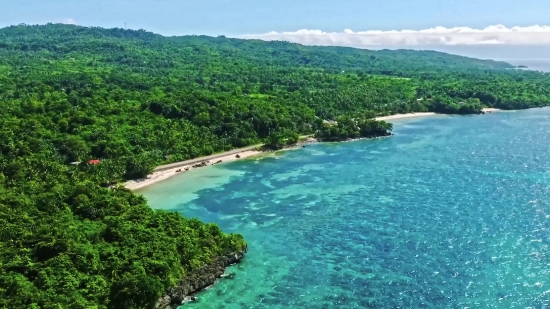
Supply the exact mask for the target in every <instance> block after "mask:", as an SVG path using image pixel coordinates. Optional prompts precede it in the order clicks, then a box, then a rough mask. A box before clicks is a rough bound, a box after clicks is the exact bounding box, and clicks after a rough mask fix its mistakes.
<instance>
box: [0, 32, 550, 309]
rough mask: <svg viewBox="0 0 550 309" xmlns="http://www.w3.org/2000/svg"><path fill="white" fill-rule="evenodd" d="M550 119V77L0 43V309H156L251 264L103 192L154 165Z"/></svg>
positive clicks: (157, 39) (150, 42) (235, 238)
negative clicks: (306, 139)
mask: <svg viewBox="0 0 550 309" xmlns="http://www.w3.org/2000/svg"><path fill="white" fill-rule="evenodd" d="M546 105H550V76H549V75H548V74H541V73H537V72H530V71H523V70H513V66H511V65H509V64H507V63H503V62H496V61H484V60H476V59H471V58H466V57H459V56H453V55H448V54H444V53H438V52H432V51H422V52H420V51H410V50H397V51H389V50H383V51H369V50H359V49H352V48H341V47H306V46H302V45H297V44H290V43H286V42H263V41H251V40H238V39H229V38H225V37H218V38H212V37H205V36H186V37H163V36H160V35H156V34H153V33H149V32H146V31H132V30H123V29H102V28H85V27H79V26H72V25H51V24H50V25H45V26H25V25H21V26H13V27H8V28H3V29H0V140H1V141H2V144H1V152H0V308H151V307H152V306H153V305H154V303H155V302H156V300H157V299H158V298H159V297H160V296H161V295H162V294H163V293H164V291H166V289H168V288H170V287H173V286H174V285H175V284H176V283H177V281H178V280H179V279H180V278H181V277H184V276H185V275H186V274H188V273H190V272H192V271H193V270H195V269H197V268H200V267H201V266H203V265H205V264H208V263H209V262H211V261H212V259H214V258H215V257H217V256H220V255H224V254H228V253H230V252H234V251H239V250H244V248H245V247H246V244H245V242H244V240H243V239H242V237H241V236H240V235H227V234H224V233H222V232H221V231H220V230H219V229H218V227H217V226H215V225H205V224H203V223H201V222H199V221H197V220H192V219H185V218H182V217H181V216H180V215H179V214H175V213H166V212H162V211H153V210H151V209H150V208H149V207H148V206H147V204H146V201H145V200H144V199H143V198H142V197H139V196H136V195H134V194H133V193H131V192H130V191H128V190H126V189H124V188H115V189H109V188H108V185H110V184H112V183H114V182H117V181H120V180H122V179H132V178H137V177H142V176H145V175H147V174H148V173H150V172H151V170H152V169H153V168H154V167H155V166H156V165H159V164H162V163H169V162H175V161H180V160H185V159H190V158H195V157H198V156H203V155H209V154H212V153H215V152H220V151H223V150H228V149H230V148H235V147H242V146H247V145H252V144H257V143H260V142H270V141H275V142H274V143H279V141H281V140H285V138H293V139H295V138H296V137H297V136H298V134H314V133H317V134H320V135H321V136H323V137H324V138H325V139H327V140H333V139H340V138H341V137H342V135H343V134H344V135H345V136H351V137H358V136H375V135H384V132H385V131H386V130H387V129H391V126H389V125H387V124H385V123H378V122H376V121H374V120H372V119H371V118H373V117H374V116H379V115H388V114H393V113H407V112H424V111H435V112H443V113H457V114H470V113H478V112H480V110H481V109H482V108H483V107H496V108H501V109H520V108H529V107H539V106H546ZM323 120H338V123H339V125H338V126H335V127H328V126H327V125H326V123H325V122H324V121H323ZM90 159H100V160H101V164H97V165H88V164H80V165H71V164H70V163H71V162H75V161H77V162H79V161H81V162H87V161H88V160H90Z"/></svg>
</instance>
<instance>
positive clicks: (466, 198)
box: [141, 109, 550, 309]
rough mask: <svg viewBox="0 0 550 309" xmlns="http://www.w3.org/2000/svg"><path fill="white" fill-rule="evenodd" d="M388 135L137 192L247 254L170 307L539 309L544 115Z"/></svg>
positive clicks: (547, 141)
mask: <svg viewBox="0 0 550 309" xmlns="http://www.w3.org/2000/svg"><path fill="white" fill-rule="evenodd" d="M394 133H395V136H393V137H391V138H386V139H380V140H363V141H357V142H351V143H338V144H317V145H311V146H307V147H306V148H303V149H299V150H294V151H286V152H281V153H279V154H277V155H275V156H271V157H267V158H262V159H258V160H256V159H251V160H244V161H240V162H233V163H229V164H226V165H218V166H214V167H209V168H205V169H202V170H201V169H199V170H195V171H192V172H189V173H187V174H184V175H180V176H177V177H174V178H171V179H169V180H167V181H165V182H163V183H161V184H157V185H154V186H151V187H149V188H146V189H144V190H142V191H141V193H143V194H144V195H145V196H146V197H147V198H148V199H149V203H150V204H151V205H152V206H153V207H155V208H163V209H170V210H175V211H179V212H181V213H182V214H183V215H184V216H188V217H197V218H199V219H201V220H203V221H205V222H216V223H217V224H219V225H220V226H221V228H222V229H223V230H224V231H226V232H238V233H242V234H243V235H244V237H245V238H246V240H247V241H248V243H249V252H248V254H247V256H246V257H245V259H244V260H243V263H241V264H239V265H237V266H235V267H232V268H231V269H230V270H229V271H234V272H236V274H237V275H236V277H235V279H232V280H230V279H225V280H222V281H220V283H219V284H217V285H215V286H214V287H213V288H211V289H209V290H207V291H205V292H202V293H200V295H199V297H200V302H199V303H197V304H187V305H185V306H183V307H182V308H466V307H469V308H529V307H531V308H537V309H538V308H545V306H546V300H547V299H548V298H549V297H550V294H548V296H547V293H550V280H549V279H548V278H549V276H548V272H549V271H550V257H549V251H548V249H549V247H548V245H549V243H550V238H549V233H548V230H549V228H550V204H549V201H550V200H549V197H550V189H549V188H550V187H549V186H550V173H549V171H550V163H549V161H550V156H549V154H550V110H549V109H537V110H529V111H522V112H500V113H492V114H487V115H483V116H464V117H458V116H457V117H430V118H423V119H408V120H402V121H400V122H398V123H396V124H395V128H394Z"/></svg>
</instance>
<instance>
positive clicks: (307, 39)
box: [240, 25, 550, 47]
mask: <svg viewBox="0 0 550 309" xmlns="http://www.w3.org/2000/svg"><path fill="white" fill-rule="evenodd" d="M240 38H243V39H260V40H266V41H272V40H279V41H289V42H294V43H301V44H305V45H338V46H352V47H397V46H401V47H402V46H412V47H419V46H458V45H467V46H472V45H550V26H539V25H535V26H529V27H512V28H507V27H505V26H503V25H495V26H489V27H487V28H485V29H472V28H469V27H455V28H445V27H439V26H438V27H435V28H430V29H424V30H401V31H397V30H391V31H380V30H369V31H359V32H354V31H352V30H350V29H346V30H344V31H343V32H323V31H321V30H307V29H303V30H298V31H296V32H280V33H279V32H275V31H272V32H269V33H264V34H246V35H242V36H240Z"/></svg>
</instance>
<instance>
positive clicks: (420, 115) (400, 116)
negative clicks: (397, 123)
mask: <svg viewBox="0 0 550 309" xmlns="http://www.w3.org/2000/svg"><path fill="white" fill-rule="evenodd" d="M434 115H437V114H436V113H409V114H395V115H390V116H382V117H376V118H375V119H376V120H379V121H380V120H384V121H388V120H396V119H403V118H412V117H426V116H434Z"/></svg>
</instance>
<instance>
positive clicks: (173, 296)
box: [155, 248, 247, 309]
mask: <svg viewBox="0 0 550 309" xmlns="http://www.w3.org/2000/svg"><path fill="white" fill-rule="evenodd" d="M246 251H247V249H246V248H245V249H244V250H243V251H241V252H235V253H231V254H228V255H225V256H221V257H218V258H217V259H216V260H215V261H214V262H213V263H211V264H209V265H206V266H203V267H201V268H199V269H196V270H194V271H192V272H190V273H189V274H187V275H186V276H185V277H184V278H182V279H181V281H180V282H179V284H178V285H177V286H176V287H173V288H170V289H169V290H168V291H166V293H165V294H164V295H163V296H162V297H161V298H160V299H159V300H158V301H157V303H156V305H155V309H172V308H176V307H177V306H179V305H181V304H182V303H184V302H185V301H188V300H191V298H190V297H189V295H191V294H193V293H196V292H199V291H201V290H203V289H205V288H207V287H209V286H211V285H213V284H215V283H216V281H217V280H218V279H219V278H222V277H225V276H224V273H225V268H226V267H227V266H230V265H233V264H237V263H239V262H240V261H241V260H242V258H243V257H244V255H245V253H246Z"/></svg>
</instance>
